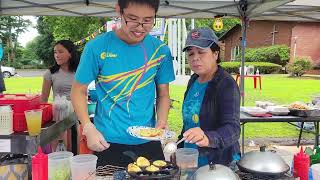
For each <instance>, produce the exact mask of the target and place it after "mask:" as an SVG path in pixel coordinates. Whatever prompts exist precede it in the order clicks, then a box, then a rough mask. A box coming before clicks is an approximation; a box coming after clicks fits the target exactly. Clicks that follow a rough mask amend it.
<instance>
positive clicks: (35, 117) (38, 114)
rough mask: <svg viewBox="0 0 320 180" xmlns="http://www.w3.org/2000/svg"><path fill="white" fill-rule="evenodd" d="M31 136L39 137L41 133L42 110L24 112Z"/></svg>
mask: <svg viewBox="0 0 320 180" xmlns="http://www.w3.org/2000/svg"><path fill="white" fill-rule="evenodd" d="M24 115H25V117H26V121H27V127H28V132H29V135H30V136H36V135H39V134H40V132H41V121H42V109H33V110H28V111H24Z"/></svg>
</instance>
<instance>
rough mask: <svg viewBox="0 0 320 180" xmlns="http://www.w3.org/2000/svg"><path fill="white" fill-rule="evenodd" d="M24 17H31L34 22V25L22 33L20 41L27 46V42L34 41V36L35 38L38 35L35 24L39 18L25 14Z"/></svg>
mask: <svg viewBox="0 0 320 180" xmlns="http://www.w3.org/2000/svg"><path fill="white" fill-rule="evenodd" d="M23 18H24V19H29V20H30V21H31V22H32V25H31V26H30V27H29V28H27V31H26V32H25V33H22V34H20V36H19V38H18V41H19V43H20V44H21V45H22V46H23V47H26V44H27V43H28V42H29V41H32V40H33V38H35V37H36V36H38V35H39V34H38V31H37V29H36V28H35V26H36V25H37V19H36V17H35V16H23Z"/></svg>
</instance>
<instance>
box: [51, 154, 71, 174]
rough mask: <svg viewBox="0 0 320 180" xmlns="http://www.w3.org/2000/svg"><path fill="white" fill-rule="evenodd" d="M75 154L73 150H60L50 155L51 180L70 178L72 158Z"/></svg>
mask: <svg viewBox="0 0 320 180" xmlns="http://www.w3.org/2000/svg"><path fill="white" fill-rule="evenodd" d="M72 156H73V153H72V152H68V151H59V152H54V153H50V154H49V155H48V169H49V180H56V179H59V180H69V179H70V177H71V173H70V159H71V157H72Z"/></svg>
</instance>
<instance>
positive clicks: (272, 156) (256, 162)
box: [237, 146, 290, 175]
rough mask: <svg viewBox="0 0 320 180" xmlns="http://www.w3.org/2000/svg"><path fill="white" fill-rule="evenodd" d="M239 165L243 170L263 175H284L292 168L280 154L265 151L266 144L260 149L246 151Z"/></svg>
mask: <svg viewBox="0 0 320 180" xmlns="http://www.w3.org/2000/svg"><path fill="white" fill-rule="evenodd" d="M237 165H238V167H239V169H240V170H241V171H244V172H250V173H257V174H263V175H283V174H285V173H286V172H287V171H289V169H290V167H289V165H288V164H286V163H285V161H284V160H283V159H282V158H281V157H280V156H279V155H278V154H276V153H273V152H270V151H265V146H261V147H260V151H251V152H248V153H246V154H245V155H244V157H242V158H241V159H240V161H238V162H237Z"/></svg>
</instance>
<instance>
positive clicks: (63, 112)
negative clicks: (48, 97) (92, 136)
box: [52, 95, 74, 122]
mask: <svg viewBox="0 0 320 180" xmlns="http://www.w3.org/2000/svg"><path fill="white" fill-rule="evenodd" d="M52 106H53V107H52V114H53V120H54V121H56V122H57V121H61V120H63V119H64V118H66V117H68V116H69V115H70V113H72V112H73V111H74V110H73V107H72V104H71V101H68V100H67V98H66V97H65V96H59V95H57V96H56V97H55V98H54V101H53V104H52Z"/></svg>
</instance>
